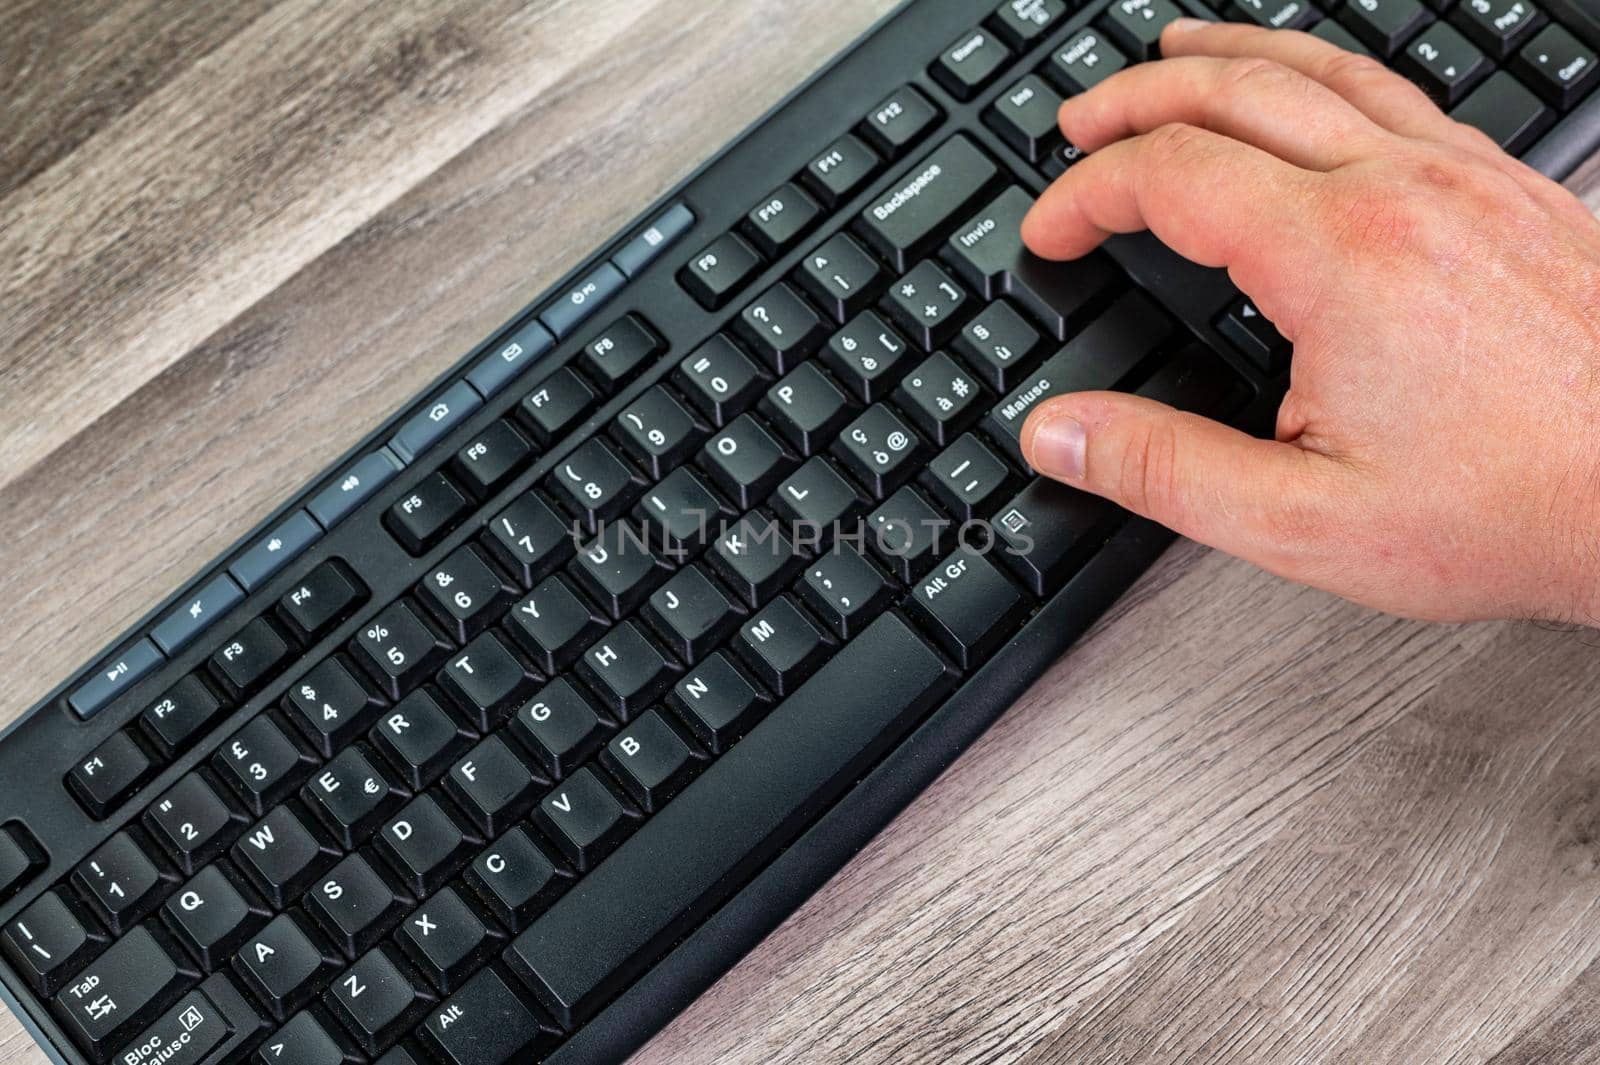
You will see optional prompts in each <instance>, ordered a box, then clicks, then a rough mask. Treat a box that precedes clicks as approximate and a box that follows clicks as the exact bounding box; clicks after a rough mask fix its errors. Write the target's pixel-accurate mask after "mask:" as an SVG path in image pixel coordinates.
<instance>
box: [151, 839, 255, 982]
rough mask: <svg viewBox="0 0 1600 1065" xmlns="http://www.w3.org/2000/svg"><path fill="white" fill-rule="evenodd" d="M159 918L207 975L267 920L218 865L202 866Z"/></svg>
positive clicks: (219, 965) (180, 889) (167, 905)
mask: <svg viewBox="0 0 1600 1065" xmlns="http://www.w3.org/2000/svg"><path fill="white" fill-rule="evenodd" d="M162 914H163V917H164V919H165V920H166V924H167V927H168V928H170V929H172V931H173V933H174V934H176V935H177V937H178V939H179V941H180V942H182V943H183V945H184V946H185V947H186V948H188V950H189V952H190V953H191V954H193V955H194V956H195V957H196V958H198V959H199V960H200V964H201V965H202V966H204V967H205V970H206V971H207V972H215V971H216V970H217V969H219V968H221V967H222V966H223V965H226V964H227V961H228V959H229V958H231V957H232V956H233V954H234V952H235V951H237V950H238V949H239V948H240V947H241V946H243V945H244V942H245V940H247V939H249V938H250V937H251V936H252V935H254V934H255V933H256V931H257V930H258V929H259V928H260V927H261V926H262V925H264V924H266V922H267V918H268V917H269V916H270V914H266V913H263V912H262V911H261V909H260V908H257V907H254V906H252V904H251V902H250V901H249V900H247V899H246V898H245V895H244V893H243V891H241V890H240V888H239V885H237V884H235V883H234V882H233V881H232V880H230V879H229V878H228V876H227V874H225V873H224V872H223V871H222V866H221V865H208V866H206V867H205V868H204V869H202V870H201V871H200V873H199V875H197V876H196V877H194V879H192V880H190V881H189V882H188V883H187V884H184V885H183V887H181V888H179V889H178V890H177V892H176V893H174V894H173V896H172V897H171V898H170V899H168V900H167V904H166V905H165V906H164V907H162Z"/></svg>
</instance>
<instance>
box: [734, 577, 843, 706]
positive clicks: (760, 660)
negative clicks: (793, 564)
mask: <svg viewBox="0 0 1600 1065" xmlns="http://www.w3.org/2000/svg"><path fill="white" fill-rule="evenodd" d="M734 647H735V649H736V650H737V652H738V654H739V656H740V657H741V658H743V659H744V662H745V664H746V665H748V666H749V667H750V670H751V672H753V673H754V674H755V675H756V676H757V677H758V678H760V680H761V682H762V683H763V684H765V685H766V686H767V688H768V689H770V690H771V691H773V692H776V693H777V694H778V695H788V694H790V693H792V692H793V691H794V690H795V688H796V686H798V685H799V684H800V682H801V681H803V680H805V679H806V678H807V677H808V676H810V675H811V674H812V673H813V672H814V671H815V670H816V668H817V667H818V666H819V665H821V664H822V661H823V659H825V658H826V657H827V655H828V651H829V649H830V648H829V646H828V643H827V641H826V640H825V639H824V637H823V635H822V633H821V632H820V631H818V629H817V626H816V624H815V623H814V622H812V621H811V619H809V618H807V617H806V616H805V614H804V613H802V612H801V610H800V608H799V607H797V606H795V605H794V602H793V601H792V600H791V599H790V598H789V597H788V596H786V595H784V596H779V597H778V598H777V599H774V600H773V601H772V602H770V603H768V604H767V605H766V606H765V607H763V608H761V609H760V610H759V611H757V612H756V614H755V616H754V617H752V618H751V619H750V620H749V621H747V622H745V623H744V625H742V626H741V627H740V629H739V635H738V636H737V637H736V638H735V639H734Z"/></svg>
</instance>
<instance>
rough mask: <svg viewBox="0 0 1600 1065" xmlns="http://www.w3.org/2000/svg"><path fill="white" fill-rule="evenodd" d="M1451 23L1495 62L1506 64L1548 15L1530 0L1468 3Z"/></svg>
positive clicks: (1459, 10) (1461, 7)
mask: <svg viewBox="0 0 1600 1065" xmlns="http://www.w3.org/2000/svg"><path fill="white" fill-rule="evenodd" d="M1451 21H1453V22H1454V23H1455V24H1456V26H1457V27H1458V28H1460V29H1461V31H1462V32H1464V33H1465V34H1466V35H1467V36H1468V37H1470V38H1471V39H1472V41H1473V43H1475V44H1476V45H1477V46H1478V47H1479V48H1482V49H1483V50H1484V51H1485V52H1487V53H1488V54H1489V56H1490V57H1491V58H1493V59H1496V60H1501V61H1503V60H1505V59H1507V58H1509V57H1510V56H1511V53H1512V52H1515V51H1516V50H1517V48H1518V47H1519V46H1521V44H1522V42H1523V41H1525V40H1527V39H1528V36H1529V34H1531V33H1532V32H1533V31H1534V30H1535V29H1537V28H1538V27H1539V26H1540V25H1541V24H1542V23H1543V22H1544V15H1543V13H1542V12H1540V10H1539V9H1538V8H1537V7H1535V6H1534V5H1533V4H1532V3H1531V2H1530V0H1468V2H1467V3H1464V4H1462V5H1460V6H1459V7H1457V8H1456V10H1455V13H1454V15H1452V17H1451Z"/></svg>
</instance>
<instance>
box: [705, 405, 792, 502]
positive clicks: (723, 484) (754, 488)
mask: <svg viewBox="0 0 1600 1065" xmlns="http://www.w3.org/2000/svg"><path fill="white" fill-rule="evenodd" d="M794 465H795V462H794V458H793V457H792V456H791V455H790V454H789V453H788V452H787V451H785V450H784V448H783V445H782V444H780V443H779V442H778V441H777V440H774V439H773V437H772V434H771V433H769V432H767V429H766V427H765V426H763V425H762V424H761V423H760V422H759V421H757V420H756V419H755V418H753V417H752V416H750V415H749V414H741V415H739V417H737V418H735V419H734V420H733V421H732V422H730V423H729V424H728V426H727V428H725V429H723V430H722V431H720V432H719V433H717V434H716V435H715V436H713V437H712V438H711V439H710V440H708V441H706V444H705V447H703V448H701V449H700V466H701V467H702V468H703V469H705V470H706V472H708V473H709V474H710V475H711V479H712V482H713V483H714V484H715V485H716V486H717V487H718V488H720V489H722V492H723V494H724V495H726V496H727V497H728V498H729V499H731V500H732V501H733V503H734V505H735V506H737V507H738V508H739V509H740V510H748V509H749V508H751V507H753V506H755V505H756V503H757V502H758V501H760V500H762V499H765V498H766V497H767V494H768V493H769V492H771V491H772V489H773V488H774V487H775V486H776V485H777V483H778V482H779V481H780V480H782V479H783V477H784V475H785V474H787V473H788V472H789V471H790V470H791V469H793V468H794Z"/></svg>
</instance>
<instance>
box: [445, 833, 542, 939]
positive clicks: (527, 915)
mask: <svg viewBox="0 0 1600 1065" xmlns="http://www.w3.org/2000/svg"><path fill="white" fill-rule="evenodd" d="M464 879H465V881H466V883H467V885H468V886H469V887H471V888H472V890H473V892H474V893H475V894H476V895H477V896H478V898H480V899H482V900H483V902H484V903H485V904H486V905H487V906H488V908H489V912H490V913H492V914H493V915H494V918H495V920H497V921H499V922H500V924H502V925H504V926H505V927H506V928H509V929H511V931H513V932H520V931H522V930H523V929H524V928H526V927H527V926H528V922H529V921H530V920H532V919H533V917H534V916H535V915H536V914H539V913H542V912H543V911H544V908H545V907H546V906H548V905H549V904H550V903H551V902H552V901H554V900H555V899H556V898H557V897H558V896H559V895H560V894H561V892H562V890H563V889H564V888H565V886H566V878H565V877H563V876H562V875H561V873H560V872H559V871H558V870H557V869H556V866H555V863H554V862H552V861H551V860H550V859H549V857H548V856H547V855H546V854H545V853H544V851H543V850H542V849H541V848H540V847H539V845H538V844H537V843H535V842H534V841H533V838H532V837H531V836H530V835H529V834H528V831H527V829H525V828H513V829H512V830H511V831H509V832H507V833H506V834H505V835H503V836H501V837H500V838H499V839H497V840H495V841H494V842H493V843H492V844H490V845H489V847H488V848H487V849H486V850H484V852H483V853H482V854H481V855H479V856H478V858H477V860H476V861H474V862H473V863H472V865H470V866H469V867H468V868H467V872H466V875H465V877H464Z"/></svg>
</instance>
